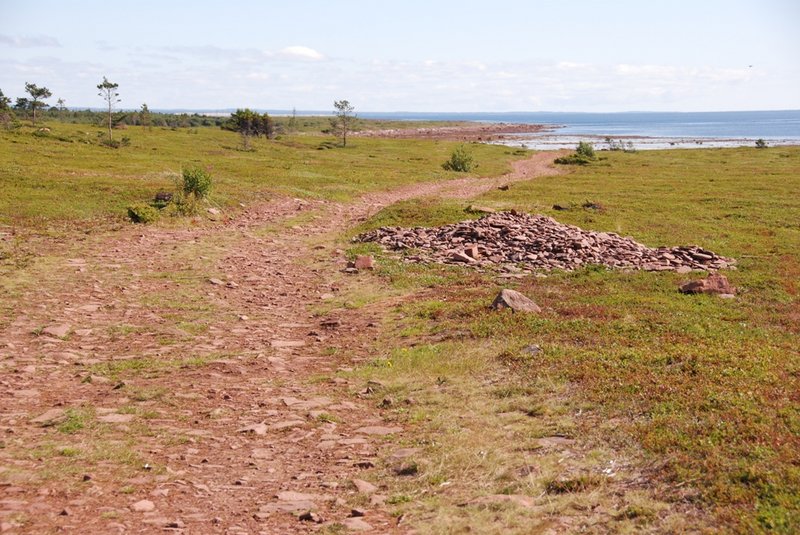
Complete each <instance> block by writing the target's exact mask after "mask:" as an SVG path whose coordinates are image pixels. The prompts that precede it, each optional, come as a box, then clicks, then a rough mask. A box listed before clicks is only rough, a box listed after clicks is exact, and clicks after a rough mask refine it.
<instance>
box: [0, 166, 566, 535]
mask: <svg viewBox="0 0 800 535" xmlns="http://www.w3.org/2000/svg"><path fill="white" fill-rule="evenodd" d="M553 158H554V155H553V154H551V153H542V154H537V155H535V156H533V157H532V158H531V159H529V160H525V161H519V162H516V163H515V164H514V171H513V172H512V173H511V174H509V175H505V176H502V177H497V178H493V179H474V178H465V179H457V180H452V181H448V182H440V183H434V184H420V185H414V186H409V187H404V188H401V189H398V190H395V191H392V192H383V193H375V194H370V195H366V196H364V197H362V198H361V199H359V200H358V201H357V202H354V203H351V204H334V203H326V202H306V201H300V200H297V199H290V198H280V199H276V200H273V201H271V202H269V203H265V204H262V205H258V206H255V205H254V206H251V207H248V208H247V209H245V210H244V211H243V212H242V213H241V214H239V215H237V216H236V217H235V218H233V219H231V220H228V221H225V222H220V223H216V224H212V225H209V226H205V227H201V228H194V229H181V230H174V229H168V228H141V227H135V226H131V227H128V228H125V229H124V230H122V231H120V232H118V233H115V234H112V235H108V234H106V235H103V236H101V237H100V238H89V239H86V240H85V241H76V242H75V243H72V244H54V245H53V248H52V250H51V252H50V254H51V255H53V257H52V258H51V259H49V260H48V263H47V265H48V267H46V268H43V269H41V270H39V271H38V272H37V273H38V276H40V277H41V278H40V279H38V280H37V281H36V284H35V285H33V286H31V287H30V288H28V289H27V290H26V291H25V292H23V293H22V294H21V295H20V296H19V299H18V301H17V302H16V303H15V312H14V315H13V317H12V319H11V321H10V322H9V323H8V324H7V326H6V327H4V328H3V329H2V330H0V444H2V446H3V447H1V448H0V522H2V531H3V533H6V532H8V533H18V532H19V533H23V532H24V533H48V532H70V533H92V532H94V533H115V532H120V533H123V532H125V533H140V532H150V531H153V532H155V531H163V530H164V529H167V530H172V531H177V532H186V533H259V532H263V533H301V532H308V531H311V530H312V529H316V526H317V524H316V523H315V521H314V520H320V521H323V522H342V523H350V524H351V526H350V527H351V528H352V529H357V528H358V527H359V526H360V527H365V526H363V525H360V523H366V524H368V525H369V526H371V527H372V528H373V529H374V530H375V531H376V532H380V533H392V532H403V531H405V528H404V526H403V524H400V525H399V526H398V525H397V521H396V519H394V518H392V517H391V516H389V515H388V513H386V511H385V510H384V509H383V508H382V506H381V503H382V501H383V500H384V499H385V498H386V495H385V490H386V489H382V488H378V489H375V490H373V489H366V492H362V493H361V495H360V497H358V499H360V500H361V502H362V503H363V501H364V500H365V499H366V500H368V503H370V505H368V506H366V507H365V509H367V511H366V515H365V516H364V517H363V518H356V519H348V516H349V514H350V511H351V508H352V506H353V504H355V503H358V499H357V493H358V491H357V490H356V488H355V487H354V486H353V484H352V483H351V482H352V480H353V479H357V478H359V473H360V472H362V471H363V470H364V469H365V468H369V467H370V466H372V465H373V464H375V463H377V459H378V458H382V457H384V456H386V455H388V454H391V453H392V452H393V451H394V450H395V449H397V448H398V447H400V446H398V445H397V443H398V441H402V440H403V439H404V438H407V437H409V436H410V435H411V434H413V429H403V428H401V427H400V426H399V425H397V424H396V423H394V422H391V421H386V419H385V418H384V415H383V414H382V412H381V410H380V408H378V407H377V406H376V405H375V403H374V401H370V402H368V401H366V400H362V399H360V398H359V397H358V396H357V395H356V394H357V392H358V391H359V390H361V389H363V388H366V387H367V386H368V385H365V384H355V383H347V382H346V381H345V380H343V379H339V380H336V381H323V382H320V381H315V380H314V378H315V377H319V376H322V375H330V374H331V373H332V372H334V371H336V370H337V369H339V368H342V367H345V368H347V367H351V366H353V365H354V364H357V363H358V362H360V361H362V360H365V359H368V358H369V353H368V352H369V348H370V345H371V343H372V341H373V338H374V336H375V334H376V333H377V329H378V327H377V325H375V324H373V323H372V321H373V318H372V317H367V316H366V314H364V313H363V312H359V311H354V310H347V309H345V308H338V309H336V308H335V307H333V306H329V307H327V308H331V309H334V310H333V312H330V313H328V314H326V315H323V316H318V315H313V314H311V312H310V310H311V309H312V308H314V307H319V306H325V305H326V304H327V303H329V302H336V299H337V288H336V283H335V281H336V280H337V278H338V277H341V274H340V270H341V269H342V267H344V262H345V261H344V257H343V256H342V254H341V252H339V251H337V250H334V249H333V245H332V243H333V240H334V239H335V236H336V235H337V234H338V233H340V232H341V231H343V230H345V229H346V228H348V227H349V226H352V225H354V224H355V223H356V222H357V221H359V220H362V219H364V218H365V217H367V216H368V215H370V214H373V213H374V212H376V211H377V210H379V209H380V208H382V207H384V206H387V205H389V204H391V203H394V202H397V201H400V200H404V199H411V198H416V197H423V196H431V195H440V196H446V197H452V198H469V197H472V196H475V195H478V194H480V193H482V192H484V191H487V190H490V189H493V188H496V187H497V186H499V185H501V184H504V183H510V182H514V181H520V180H528V179H531V178H534V177H538V176H544V175H550V174H555V173H556V170H555V169H553V167H552V166H551V163H552V159H553ZM292 221H296V222H299V223H298V224H293V223H292ZM212 279H213V280H212ZM188 303H191V304H188ZM187 316H188V317H195V318H198V321H197V322H192V321H188V322H187V321H185V319H184V318H186V317H187ZM203 322H208V326H207V328H198V325H199V324H201V323H203ZM54 325H68V326H69V334H68V335H67V336H66V337H64V339H60V338H57V337H55V336H50V335H47V334H45V333H44V332H43V331H42V328H43V327H47V326H54ZM109 365H110V366H111V367H109ZM113 369H126V370H127V371H128V372H131V371H136V373H135V374H134V375H132V377H133V379H127V378H126V379H125V381H124V383H123V382H120V381H119V380H118V379H116V378H115V376H114V374H113V373H109V370H111V371H113ZM126 377H130V376H126ZM47 411H52V412H51V413H50V414H51V415H53V417H54V419H55V422H54V425H52V426H43V425H42V423H39V424H37V423H34V422H31V420H32V419H34V418H36V417H38V416H40V415H42V414H44V413H47ZM62 412H63V414H62ZM65 418H68V419H67V423H69V422H75V423H76V424H77V423H82V424H83V425H85V428H84V429H83V430H81V429H77V430H76V432H75V433H74V434H69V433H66V434H65V433H64V427H63V426H64V425H65V422H64V420H65ZM43 423H44V424H47V423H48V422H43ZM59 426H61V427H62V430H61V431H59V430H57V428H58V427H59ZM373 483H375V484H376V485H377V486H378V487H380V485H379V482H374V481H373ZM362 490H364V489H363V488H362ZM365 496H368V498H365ZM134 504H138V505H137V506H136V507H135V508H141V509H143V511H134V510H132V507H134ZM311 504H313V505H311ZM310 508H314V509H315V510H316V511H317V513H318V515H319V517H320V518H319V519H310V520H309V521H301V520H298V518H297V517H296V516H295V515H292V514H289V512H291V511H297V512H302V511H306V510H308V509H310Z"/></svg>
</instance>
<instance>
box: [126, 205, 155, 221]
mask: <svg viewBox="0 0 800 535" xmlns="http://www.w3.org/2000/svg"><path fill="white" fill-rule="evenodd" d="M128 218H130V220H131V221H133V222H134V223H142V224H145V225H146V224H148V223H152V222H153V221H155V220H156V219H158V210H157V209H156V208H153V207H152V206H150V205H149V204H145V203H138V204H132V205H131V206H128Z"/></svg>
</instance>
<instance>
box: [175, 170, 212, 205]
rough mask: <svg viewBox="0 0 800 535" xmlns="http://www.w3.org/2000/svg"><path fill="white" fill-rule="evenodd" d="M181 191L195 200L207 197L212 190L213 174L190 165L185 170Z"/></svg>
mask: <svg viewBox="0 0 800 535" xmlns="http://www.w3.org/2000/svg"><path fill="white" fill-rule="evenodd" d="M182 176H183V183H182V186H181V191H183V194H184V195H186V196H187V197H193V198H194V199H195V200H199V199H205V198H206V197H207V196H208V194H209V193H210V192H211V182H212V181H211V174H210V173H209V172H208V171H206V170H205V169H202V168H200V167H188V168H186V169H184V170H183V173H182Z"/></svg>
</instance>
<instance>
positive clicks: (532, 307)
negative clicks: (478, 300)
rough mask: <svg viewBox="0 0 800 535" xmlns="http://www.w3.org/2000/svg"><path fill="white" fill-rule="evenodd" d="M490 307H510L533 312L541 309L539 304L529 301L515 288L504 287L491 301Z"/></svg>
mask: <svg viewBox="0 0 800 535" xmlns="http://www.w3.org/2000/svg"><path fill="white" fill-rule="evenodd" d="M492 308H493V309H495V310H501V309H504V308H510V309H511V310H513V311H514V312H534V313H539V312H541V311H542V309H541V308H539V305H537V304H536V303H534V302H533V301H531V300H530V299H529V298H527V297H525V296H524V295H522V294H521V293H519V292H518V291H516V290H509V289H504V290H501V291H500V293H499V294H497V297H495V298H494V301H493V302H492Z"/></svg>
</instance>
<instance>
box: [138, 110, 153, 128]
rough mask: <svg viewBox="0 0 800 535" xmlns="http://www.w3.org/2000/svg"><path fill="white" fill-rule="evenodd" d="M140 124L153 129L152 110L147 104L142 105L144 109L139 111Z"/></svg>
mask: <svg viewBox="0 0 800 535" xmlns="http://www.w3.org/2000/svg"><path fill="white" fill-rule="evenodd" d="M139 122H140V124H141V125H142V126H143V127H148V128H152V127H151V126H150V108H148V107H147V104H142V109H140V110H139Z"/></svg>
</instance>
